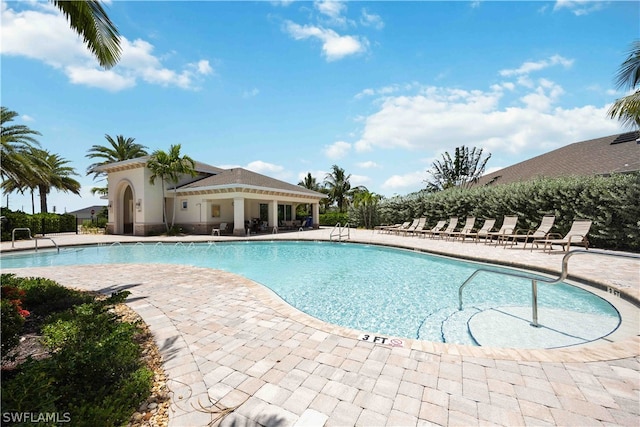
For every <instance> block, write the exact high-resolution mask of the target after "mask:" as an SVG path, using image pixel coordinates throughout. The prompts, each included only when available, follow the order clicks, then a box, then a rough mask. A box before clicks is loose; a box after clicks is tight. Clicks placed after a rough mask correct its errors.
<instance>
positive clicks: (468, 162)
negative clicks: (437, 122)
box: [427, 145, 491, 191]
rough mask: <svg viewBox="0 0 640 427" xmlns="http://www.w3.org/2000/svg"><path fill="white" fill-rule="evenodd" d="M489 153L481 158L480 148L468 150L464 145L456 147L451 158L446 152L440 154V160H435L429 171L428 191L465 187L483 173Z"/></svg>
mask: <svg viewBox="0 0 640 427" xmlns="http://www.w3.org/2000/svg"><path fill="white" fill-rule="evenodd" d="M490 158H491V154H488V155H487V157H485V158H484V159H482V148H481V149H479V150H478V149H477V148H475V147H474V148H473V149H471V150H469V148H468V147H465V146H464V145H462V146H460V147H457V148H456V151H455V155H454V157H453V158H451V155H449V153H448V152H445V153H444V154H443V155H442V161H440V160H436V161H435V162H433V165H432V166H431V170H430V171H429V173H430V174H431V176H432V178H433V179H432V180H431V181H428V182H427V189H428V190H430V191H441V190H446V189H448V188H452V187H462V188H467V187H469V186H470V185H471V184H472V183H474V182H477V181H478V178H480V177H481V176H482V174H484V169H485V167H486V165H487V162H488V161H489V159H490Z"/></svg>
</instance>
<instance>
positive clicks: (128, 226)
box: [120, 185, 134, 234]
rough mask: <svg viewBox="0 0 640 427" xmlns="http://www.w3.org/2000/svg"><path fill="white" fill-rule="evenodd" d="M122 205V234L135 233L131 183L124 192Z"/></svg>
mask: <svg viewBox="0 0 640 427" xmlns="http://www.w3.org/2000/svg"><path fill="white" fill-rule="evenodd" d="M120 206H122V216H121V218H122V234H133V219H134V214H133V191H132V190H131V186H130V185H127V188H126V189H125V190H124V193H123V194H122V204H121V205H120Z"/></svg>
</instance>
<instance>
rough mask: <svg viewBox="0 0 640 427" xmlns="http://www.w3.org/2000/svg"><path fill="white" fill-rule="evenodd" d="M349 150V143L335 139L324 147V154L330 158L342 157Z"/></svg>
mask: <svg viewBox="0 0 640 427" xmlns="http://www.w3.org/2000/svg"><path fill="white" fill-rule="evenodd" d="M349 151H351V144H349V143H348V142H344V141H336V142H334V143H333V144H331V145H327V146H325V147H324V154H325V155H326V156H327V157H328V158H330V159H332V160H337V159H341V158H343V157H344V156H346V155H347V154H348V153H349Z"/></svg>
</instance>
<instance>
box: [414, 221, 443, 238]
mask: <svg viewBox="0 0 640 427" xmlns="http://www.w3.org/2000/svg"><path fill="white" fill-rule="evenodd" d="M446 224H447V220H446V219H441V220H440V221H438V223H437V224H436V225H434V226H433V228H428V229H426V230H419V231H416V232H417V233H420V234H422V235H423V236H426V235H431V234H433V233H436V232H439V231H441V230H442V229H443V228H444V226H445V225H446Z"/></svg>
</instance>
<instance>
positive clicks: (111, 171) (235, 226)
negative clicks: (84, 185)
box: [98, 156, 326, 236]
mask: <svg viewBox="0 0 640 427" xmlns="http://www.w3.org/2000/svg"><path fill="white" fill-rule="evenodd" d="M148 160H149V157H148V156H145V157H140V158H137V159H131V160H125V161H122V162H116V163H111V164H108V165H104V166H101V167H100V168H99V169H98V170H101V171H104V172H105V173H107V181H108V194H109V196H108V199H109V201H108V209H109V222H108V224H107V232H108V233H111V234H133V235H148V234H152V233H161V232H163V231H164V230H165V226H164V221H163V215H164V213H163V211H164V210H166V215H167V220H168V221H167V222H168V223H169V224H171V222H172V219H173V218H174V217H173V216H174V215H175V219H174V223H175V225H176V226H179V227H181V228H182V230H183V231H184V232H187V233H193V234H211V232H212V230H213V229H214V228H219V227H220V225H221V224H226V227H225V228H223V230H222V233H225V232H228V233H231V234H233V235H237V236H244V235H246V234H247V233H248V232H251V231H254V232H257V231H260V232H274V231H278V230H281V229H282V228H283V227H287V228H295V227H299V226H301V225H305V226H309V227H318V226H319V214H320V200H322V199H323V198H325V197H326V195H324V194H322V193H318V192H316V191H312V190H309V189H306V188H304V187H301V186H298V185H294V184H290V183H287V182H284V181H280V180H277V179H274V178H270V177H267V176H265V175H261V174H258V173H255V172H251V171H249V170H246V169H242V168H233V169H221V168H218V167H215V166H211V165H207V164H205V163H201V162H196V165H195V171H196V176H194V177H193V176H190V175H184V176H182V177H181V178H180V180H179V181H178V183H177V185H175V186H174V185H173V184H172V183H165V190H164V193H163V191H162V182H161V180H160V179H156V180H155V183H154V184H151V182H150V178H151V176H152V175H153V174H152V172H151V170H150V169H149V168H148V167H147V161H148ZM301 204H304V205H309V206H310V212H311V215H310V219H308V218H307V217H304V218H296V208H297V207H298V205H301ZM163 205H164V209H163ZM174 208H175V209H174ZM303 221H305V222H303Z"/></svg>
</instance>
